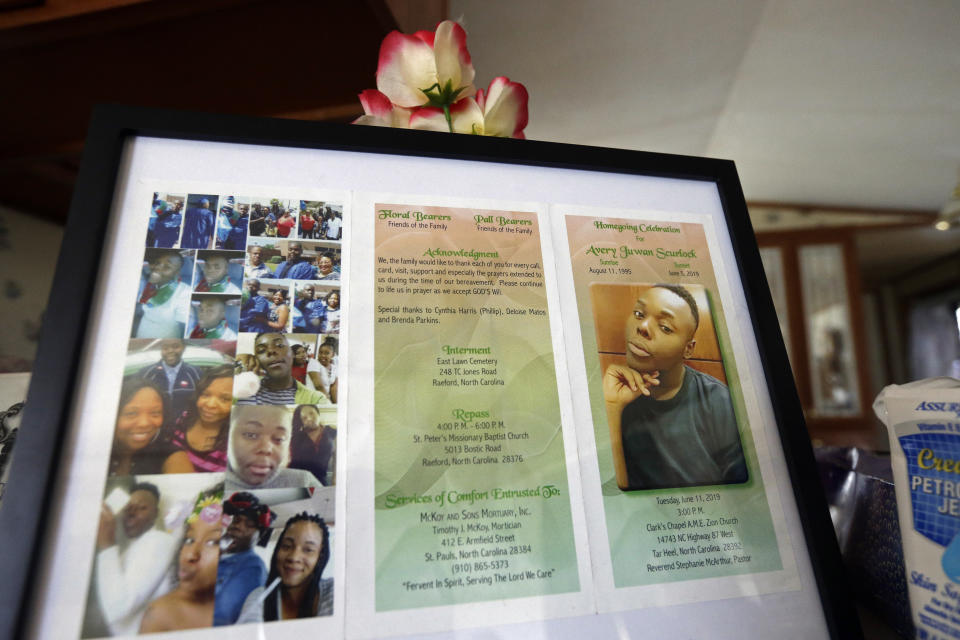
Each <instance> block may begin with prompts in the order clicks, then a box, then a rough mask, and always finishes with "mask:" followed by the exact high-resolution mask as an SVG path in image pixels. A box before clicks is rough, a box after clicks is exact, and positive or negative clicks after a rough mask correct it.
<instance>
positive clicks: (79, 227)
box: [0, 105, 861, 638]
mask: <svg viewBox="0 0 960 640" xmlns="http://www.w3.org/2000/svg"><path fill="white" fill-rule="evenodd" d="M133 136H147V137H158V138H172V139H182V140H191V141H210V142H230V143H242V144H249V145H265V146H274V147H295V148H306V149H328V150H342V151H353V152H363V153H372V154H393V155H399V156H422V157H430V158H449V159H457V160H472V161H480V162H493V163H501V164H504V165H530V166H537V167H547V168H557V169H576V170H583V171H594V172H612V173H621V174H633V175H643V176H654V177H665V178H681V179H685V180H698V181H708V182H712V183H715V184H716V187H717V189H718V193H719V195H720V198H721V201H722V206H723V210H724V215H725V219H726V224H727V227H728V230H729V234H730V237H731V241H732V244H733V249H734V254H735V257H736V263H737V264H736V266H737V269H738V271H739V275H740V278H741V280H742V283H743V288H744V295H745V298H746V301H747V304H748V307H749V312H750V321H751V323H752V326H753V330H754V332H755V334H756V336H757V347H758V350H759V353H760V356H761V361H762V364H763V368H764V374H765V377H766V383H767V386H768V388H769V392H770V401H771V404H772V406H773V410H774V414H775V416H776V421H777V426H778V429H779V434H780V438H781V440H782V447H783V455H784V457H785V460H786V464H787V467H788V470H789V476H790V480H791V482H792V490H793V494H794V496H795V498H796V502H797V507H798V509H799V516H800V522H801V523H802V526H803V534H804V536H805V540H804V543H805V548H806V552H807V553H808V555H809V558H810V562H811V565H812V567H813V570H814V575H815V578H816V582H817V588H818V590H819V594H820V600H821V603H822V606H823V612H824V616H825V618H826V620H827V624H828V627H829V630H830V633H831V635H832V637H834V638H853V637H860V636H861V631H860V626H859V621H858V618H857V614H856V612H855V609H854V606H853V604H852V602H851V600H850V597H849V592H848V589H847V586H846V579H845V577H844V573H843V568H842V567H843V564H842V561H841V557H840V553H839V550H838V547H837V543H836V538H835V536H834V531H833V527H832V524H831V521H830V517H829V515H828V510H827V504H826V501H825V498H824V495H823V492H822V489H821V487H820V482H819V478H818V475H817V471H816V467H815V462H814V457H813V453H812V449H811V445H810V441H809V438H808V435H807V429H806V426H805V423H804V419H803V414H802V410H801V405H800V402H799V399H798V396H797V392H796V388H795V386H794V381H793V378H792V375H791V373H790V367H789V364H788V360H787V355H786V351H785V349H784V345H783V341H782V338H781V336H780V333H779V329H778V324H777V321H776V315H775V312H774V307H773V303H772V300H771V297H770V293H769V289H768V287H767V282H766V279H765V277H764V272H763V267H762V264H761V261H760V256H759V253H758V249H757V243H756V241H755V239H754V235H753V229H752V227H751V224H750V220H749V217H748V215H747V208H746V202H745V200H744V196H743V192H742V190H741V186H740V182H739V179H738V176H737V172H736V168H735V165H734V163H733V162H731V161H727V160H715V159H707V158H698V157H686V156H676V155H666V154H658V153H645V152H638V151H628V150H622V149H605V148H594V147H583V146H575V145H567V144H556V143H548V142H535V141H519V140H511V139H499V138H484V137H477V136H462V135H447V134H436V133H428V132H414V131H407V130H399V129H383V128H373V127H351V126H347V125H335V124H326V123H311V122H299V121H292V120H278V119H266V118H254V117H244V116H233V115H229V116H228V115H214V114H206V113H188V112H175V111H166V110H157V109H150V108H140V107H129V106H115V105H109V106H100V107H98V108H97V109H96V110H95V112H94V114H93V117H92V120H91V124H90V127H89V132H88V137H87V140H86V145H85V148H84V152H83V159H82V164H81V169H80V174H79V178H78V181H77V186H76V189H75V192H74V196H73V200H72V204H71V207H70V214H69V219H68V222H67V226H66V230H65V234H64V238H65V241H64V243H63V246H62V249H61V252H60V257H59V262H58V265H57V269H56V273H55V277H54V282H53V287H52V290H51V294H50V298H49V302H48V306H47V311H46V314H45V320H44V324H43V329H42V332H41V338H40V346H39V350H38V353H37V358H36V362H35V365H34V371H33V378H32V382H33V384H32V385H31V387H30V391H29V395H28V397H27V401H26V409H25V414H24V417H23V422H22V424H23V429H21V432H20V435H19V438H18V441H17V446H16V451H15V454H14V456H13V461H12V469H11V476H10V481H9V484H8V489H7V492H6V495H5V498H4V502H3V505H2V509H0V539H2V540H3V541H4V543H3V544H4V552H3V554H2V558H0V565H2V575H3V578H4V579H3V580H2V581H0V602H2V603H3V607H0V637H9V638H13V637H20V636H22V635H23V634H24V633H25V632H26V631H27V627H26V625H27V622H28V619H29V614H30V611H31V601H30V594H31V593H32V592H33V590H34V589H35V588H36V586H37V571H35V568H36V566H37V565H38V561H37V559H38V558H39V557H40V555H41V553H42V551H43V549H44V546H45V545H46V544H47V542H46V540H45V537H46V536H45V533H46V532H47V531H48V529H49V527H50V525H51V509H52V505H53V504H54V501H55V499H56V477H57V474H58V471H59V470H60V469H61V466H62V461H63V456H64V455H65V453H64V451H63V448H62V447H61V446H59V444H60V443H63V442H66V441H67V436H68V429H69V428H70V416H71V410H72V408H73V406H74V404H75V402H76V399H77V381H76V376H77V372H78V368H79V363H80V362H81V358H82V356H83V352H84V350H85V349H88V348H92V345H89V344H87V333H88V329H89V327H90V324H91V319H92V318H93V317H94V314H95V313H97V311H98V310H97V309H94V308H92V304H93V303H92V300H93V297H92V295H91V294H92V292H93V290H94V288H95V286H96V284H97V278H98V270H99V268H100V265H101V262H102V259H103V257H104V256H103V255H102V254H103V247H104V246H105V243H103V242H102V239H103V238H104V235H105V233H106V230H107V227H108V223H109V212H110V211H111V205H112V202H113V199H114V195H115V188H116V185H117V180H118V172H119V171H120V168H121V158H122V152H123V148H124V143H125V141H126V140H127V139H128V138H130V137H133Z"/></svg>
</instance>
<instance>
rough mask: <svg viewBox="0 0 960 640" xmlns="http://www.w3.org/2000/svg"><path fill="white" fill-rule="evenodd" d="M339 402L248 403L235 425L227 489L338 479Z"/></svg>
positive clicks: (314, 485) (323, 482) (239, 411)
mask: <svg viewBox="0 0 960 640" xmlns="http://www.w3.org/2000/svg"><path fill="white" fill-rule="evenodd" d="M336 438H337V418H336V408H335V407H331V406H329V405H325V406H318V405H314V404H298V405H280V404H243V405H238V406H237V407H236V409H235V410H234V412H233V417H232V420H231V426H230V442H229V449H228V451H229V459H230V464H229V466H228V468H227V475H226V483H227V485H226V486H227V489H235V490H244V489H245V490H253V489H289V488H296V487H301V488H307V489H317V488H319V487H323V486H332V485H333V484H335V478H334V474H333V473H332V471H333V468H335V467H331V464H334V465H335V460H336V459H335V450H336Z"/></svg>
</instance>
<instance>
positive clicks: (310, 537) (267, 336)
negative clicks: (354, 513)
mask: <svg viewBox="0 0 960 640" xmlns="http://www.w3.org/2000/svg"><path fill="white" fill-rule="evenodd" d="M144 204H145V205H146V203H144ZM144 215H149V216H150V221H149V229H148V232H147V237H146V243H145V244H146V246H145V250H144V256H143V262H142V265H141V273H140V283H139V287H138V291H137V303H136V307H135V311H134V317H133V322H132V327H131V334H130V340H129V344H128V347H127V354H126V359H125V363H124V371H123V383H122V387H121V391H120V400H119V403H118V407H117V417H116V423H115V426H114V432H113V433H114V435H113V442H112V445H111V450H110V457H109V463H108V465H109V466H108V470H107V479H106V482H105V487H104V492H103V504H102V507H101V511H100V516H99V525H98V530H97V538H96V548H95V549H94V566H93V572H92V574H91V580H90V585H89V590H88V596H87V608H86V614H85V619H84V628H83V634H82V635H83V637H85V638H96V637H108V636H119V635H131V634H138V633H148V632H155V631H173V630H180V629H193V628H204V627H212V626H225V625H233V624H242V623H247V622H268V621H271V620H279V619H281V618H283V619H286V618H289V617H291V614H292V613H295V615H296V617H314V616H328V615H332V613H333V594H334V590H333V564H334V563H333V562H332V557H333V553H334V550H335V549H336V547H335V545H334V542H333V541H334V525H335V491H336V488H335V485H336V459H337V451H336V449H337V446H336V445H337V441H336V436H337V387H338V376H337V371H338V367H339V356H338V351H339V348H338V347H339V341H338V336H339V327H340V298H341V295H342V291H341V283H340V260H341V241H342V223H343V206H342V204H335V203H329V202H321V201H312V200H311V201H308V200H296V199H278V198H256V197H242V196H234V195H227V194H206V193H198V194H194V193H163V192H158V193H155V194H154V196H153V202H152V205H151V208H150V211H149V214H148V213H147V211H146V206H144ZM271 218H272V219H271ZM291 218H292V219H293V220H294V223H293V224H292V225H291V224H289V219H291ZM271 231H274V232H275V233H271ZM248 236H249V238H248ZM301 239H302V240H301ZM304 550H306V551H307V552H306V553H304ZM293 556H296V558H297V561H296V562H293V561H291V560H290V558H291V557H293ZM291 596H294V597H293V602H294V603H295V604H296V610H295V612H292V611H291V610H290V609H289V606H290V603H291V599H290V598H291Z"/></svg>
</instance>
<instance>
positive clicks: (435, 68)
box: [377, 20, 476, 108]
mask: <svg viewBox="0 0 960 640" xmlns="http://www.w3.org/2000/svg"><path fill="white" fill-rule="evenodd" d="M473 76H474V72H473V64H472V63H471V62H470V52H469V51H467V34H466V32H465V31H464V30H463V27H461V26H460V25H458V24H457V23H456V22H452V21H450V20H444V21H443V22H441V23H440V24H438V25H437V30H436V31H435V32H434V33H430V32H429V31H418V32H416V33H415V34H413V35H412V36H410V35H406V34H403V33H400V32H399V31H393V32H391V33H389V34H388V35H387V37H386V38H384V39H383V44H382V45H380V59H379V62H378V64H377V89H379V90H380V91H381V92H382V93H383V94H384V95H386V96H387V98H388V99H389V100H390V101H391V102H392V103H393V104H395V105H396V106H398V107H407V108H412V107H420V106H425V105H430V106H434V107H441V108H442V107H445V106H447V105H450V104H452V103H453V102H455V101H456V100H458V99H460V98H463V97H466V96H473V94H474V93H476V88H475V87H474V86H473Z"/></svg>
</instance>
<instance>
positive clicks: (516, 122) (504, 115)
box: [410, 76, 528, 138]
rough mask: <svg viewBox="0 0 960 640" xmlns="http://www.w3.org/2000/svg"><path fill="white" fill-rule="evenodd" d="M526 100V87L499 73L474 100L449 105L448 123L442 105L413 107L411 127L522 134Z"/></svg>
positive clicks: (506, 134)
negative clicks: (438, 106)
mask: <svg viewBox="0 0 960 640" xmlns="http://www.w3.org/2000/svg"><path fill="white" fill-rule="evenodd" d="M527 101H528V96H527V90H526V88H525V87H524V86H523V85H522V84H520V83H519V82H511V81H510V79H509V78H505V77H503V76H501V77H499V78H494V79H493V82H491V83H490V87H489V88H488V89H487V92H486V94H484V92H483V89H481V90H480V91H478V92H477V97H476V99H475V100H474V99H473V98H464V99H462V100H458V101H457V102H455V103H454V104H452V105H450V124H449V126H448V124H447V119H446V114H445V113H444V112H443V109H438V108H436V107H421V108H419V109H414V110H413V114H412V115H411V116H410V128H411V129H424V130H427V131H450V130H452V131H453V132H454V133H472V134H475V135H481V136H499V137H502V138H523V137H524V136H523V129H524V127H526V126H527Z"/></svg>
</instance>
